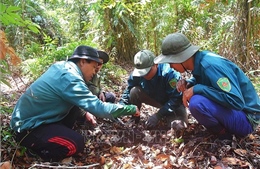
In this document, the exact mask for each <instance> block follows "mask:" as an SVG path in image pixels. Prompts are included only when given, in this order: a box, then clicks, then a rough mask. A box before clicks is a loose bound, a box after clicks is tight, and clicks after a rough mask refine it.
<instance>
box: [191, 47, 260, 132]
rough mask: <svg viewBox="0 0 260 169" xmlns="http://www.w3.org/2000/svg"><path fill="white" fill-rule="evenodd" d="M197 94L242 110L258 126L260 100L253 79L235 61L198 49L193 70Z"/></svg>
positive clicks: (193, 81) (192, 80) (195, 92)
mask: <svg viewBox="0 0 260 169" xmlns="http://www.w3.org/2000/svg"><path fill="white" fill-rule="evenodd" d="M192 74H193V79H191V81H190V82H192V83H193V85H195V86H194V88H193V92H194V94H199V95H203V96H205V97H207V98H209V99H211V100H213V101H215V102H217V103H219V104H221V105H223V106H225V107H227V108H231V109H236V110H243V111H244V112H246V113H247V114H246V115H247V117H248V119H249V120H250V122H251V123H252V124H253V126H254V127H255V126H256V125H257V124H259V122H260V119H259V114H260V100H259V96H258V94H257V92H256V90H255V89H254V86H253V84H252V83H251V81H250V79H249V78H248V77H247V76H246V75H245V74H244V72H243V71H242V70H241V69H240V68H239V67H238V66H237V65H236V64H234V63H233V62H231V61H229V60H228V59H226V58H224V57H221V56H219V55H217V54H214V53H212V52H209V51H198V52H197V53H196V55H195V64H194V70H193V72H192Z"/></svg>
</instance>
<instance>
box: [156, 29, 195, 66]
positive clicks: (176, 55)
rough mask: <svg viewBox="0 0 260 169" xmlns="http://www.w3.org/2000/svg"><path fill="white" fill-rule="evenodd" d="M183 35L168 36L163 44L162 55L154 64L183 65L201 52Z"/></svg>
mask: <svg viewBox="0 0 260 169" xmlns="http://www.w3.org/2000/svg"><path fill="white" fill-rule="evenodd" d="M199 48H200V47H199V46H194V45H192V44H191V43H190V41H189V39H188V38H187V37H186V36H185V35H183V34H182V33H172V34H169V35H167V36H166V37H165V38H164V40H163V42H162V54H161V55H159V56H158V57H156V58H155V60H154V63H155V64H158V63H182V62H185V61H186V60H187V59H189V58H190V57H191V56H192V55H194V53H196V52H197V51H198V50H199Z"/></svg>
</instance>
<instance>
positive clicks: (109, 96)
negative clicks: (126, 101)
mask: <svg viewBox="0 0 260 169" xmlns="http://www.w3.org/2000/svg"><path fill="white" fill-rule="evenodd" d="M104 94H105V98H106V102H110V103H115V101H116V96H115V94H114V93H112V92H104Z"/></svg>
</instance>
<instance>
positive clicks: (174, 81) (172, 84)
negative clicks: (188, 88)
mask: <svg viewBox="0 0 260 169" xmlns="http://www.w3.org/2000/svg"><path fill="white" fill-rule="evenodd" d="M176 83H177V79H172V80H170V81H169V84H170V86H171V87H172V88H176Z"/></svg>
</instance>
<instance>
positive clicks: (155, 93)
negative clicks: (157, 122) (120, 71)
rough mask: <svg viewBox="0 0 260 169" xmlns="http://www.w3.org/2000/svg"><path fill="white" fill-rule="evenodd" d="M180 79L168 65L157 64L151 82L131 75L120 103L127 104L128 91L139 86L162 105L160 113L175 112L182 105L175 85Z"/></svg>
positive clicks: (177, 73) (180, 96)
mask: <svg viewBox="0 0 260 169" xmlns="http://www.w3.org/2000/svg"><path fill="white" fill-rule="evenodd" d="M180 77H181V75H180V73H179V72H177V71H175V70H174V69H172V68H170V65H169V64H158V68H157V73H156V74H155V75H154V77H153V78H152V79H151V80H146V79H145V78H143V77H134V76H132V74H131V75H130V76H129V78H128V81H127V82H128V87H127V88H126V89H125V91H124V93H123V94H122V96H121V99H120V103H123V104H129V94H130V90H131V89H132V88H133V87H135V86H140V87H141V88H142V89H143V90H144V91H145V92H146V93H147V94H148V95H149V96H150V97H151V98H153V99H155V100H156V101H157V102H159V103H160V104H161V105H163V107H162V108H161V109H163V110H164V111H162V113H164V114H165V113H170V112H172V111H175V110H176V109H177V108H178V107H179V106H180V105H181V104H182V95H181V93H179V92H178V91H177V89H176V83H177V81H178V80H179V79H180Z"/></svg>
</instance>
